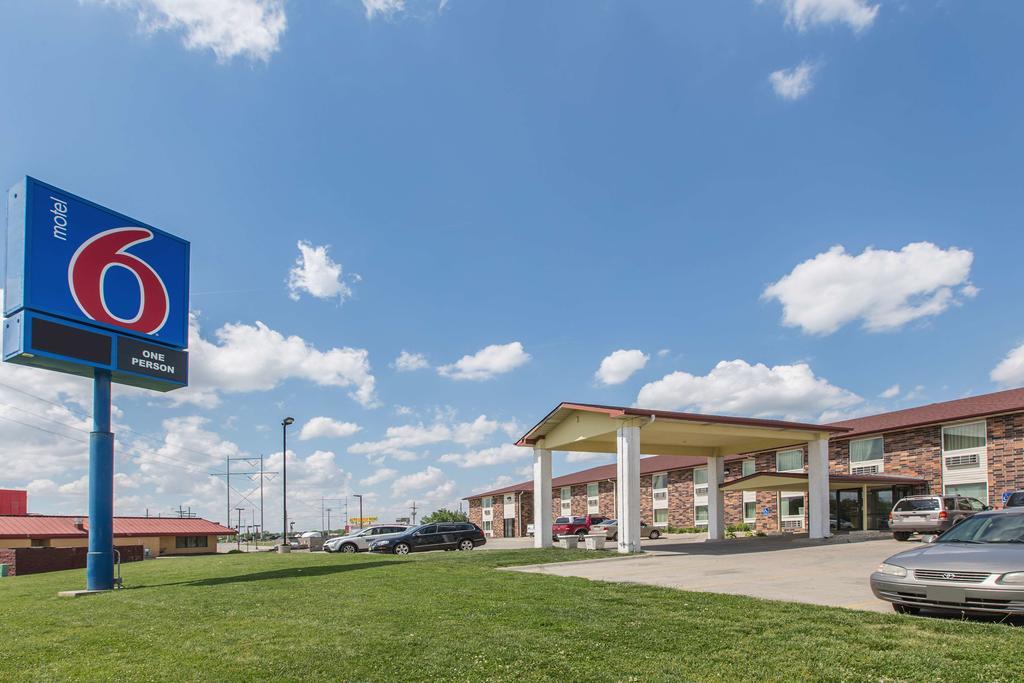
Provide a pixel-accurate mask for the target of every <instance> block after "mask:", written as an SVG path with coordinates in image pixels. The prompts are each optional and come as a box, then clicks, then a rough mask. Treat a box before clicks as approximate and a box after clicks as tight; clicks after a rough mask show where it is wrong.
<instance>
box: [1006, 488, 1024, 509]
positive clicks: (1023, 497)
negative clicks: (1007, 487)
mask: <svg viewBox="0 0 1024 683" xmlns="http://www.w3.org/2000/svg"><path fill="white" fill-rule="evenodd" d="M1003 507H1008V508H1019V507H1024V491H1014V492H1013V493H1011V494H1010V497H1009V498H1007V499H1006V505H1004V506H1003Z"/></svg>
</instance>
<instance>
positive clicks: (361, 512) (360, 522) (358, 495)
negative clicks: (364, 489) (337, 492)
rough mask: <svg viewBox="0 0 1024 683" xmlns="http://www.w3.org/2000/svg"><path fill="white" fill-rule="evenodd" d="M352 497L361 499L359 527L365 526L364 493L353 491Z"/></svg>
mask: <svg viewBox="0 0 1024 683" xmlns="http://www.w3.org/2000/svg"><path fill="white" fill-rule="evenodd" d="M352 497H353V498H358V499H359V528H360V529H362V528H363V494H361V493H353V494H352Z"/></svg>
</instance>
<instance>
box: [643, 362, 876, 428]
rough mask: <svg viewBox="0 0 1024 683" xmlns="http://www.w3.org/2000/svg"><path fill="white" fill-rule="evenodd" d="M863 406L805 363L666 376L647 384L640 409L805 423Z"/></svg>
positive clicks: (722, 366) (723, 365)
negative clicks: (833, 412)
mask: <svg viewBox="0 0 1024 683" xmlns="http://www.w3.org/2000/svg"><path fill="white" fill-rule="evenodd" d="M861 401H862V399H861V398H860V397H859V396H857V395H856V394H854V393H852V392H850V391H847V390H846V389H842V388H840V387H837V386H834V385H832V384H829V382H828V381H827V380H825V379H824V378H821V377H816V376H815V375H814V372H813V371H812V370H811V368H810V366H809V365H807V364H806V363H796V364H794V365H776V366H774V367H768V366H766V365H763V364H761V363H758V364H756V365H751V364H749V363H747V362H746V361H744V360H732V361H721V362H719V363H718V365H716V366H715V367H714V368H713V369H712V370H711V372H709V373H708V374H707V375H703V376H694V375H691V374H689V373H687V372H673V373H671V374H669V375H665V376H664V377H663V378H661V379H660V380H657V381H656V382H651V383H650V384H646V385H644V387H643V388H642V389H641V390H640V394H639V395H638V396H637V400H636V404H637V405H638V406H642V407H644V408H661V409H665V410H696V411H697V412H702V413H712V414H726V415H742V416H749V417H763V418H769V417H774V418H783V419H788V420H806V419H817V418H819V417H820V416H821V415H822V414H823V413H825V412H826V411H835V410H839V409H843V408H848V407H850V406H854V405H857V404H859V403H860V402H861Z"/></svg>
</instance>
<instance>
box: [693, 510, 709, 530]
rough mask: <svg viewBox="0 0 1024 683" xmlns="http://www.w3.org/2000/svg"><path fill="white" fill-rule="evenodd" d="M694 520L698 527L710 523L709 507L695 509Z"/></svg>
mask: <svg viewBox="0 0 1024 683" xmlns="http://www.w3.org/2000/svg"><path fill="white" fill-rule="evenodd" d="M693 513H694V514H693V518H694V520H695V521H696V523H697V526H704V525H706V524H707V523H708V506H707V505H697V506H695V507H694V508H693Z"/></svg>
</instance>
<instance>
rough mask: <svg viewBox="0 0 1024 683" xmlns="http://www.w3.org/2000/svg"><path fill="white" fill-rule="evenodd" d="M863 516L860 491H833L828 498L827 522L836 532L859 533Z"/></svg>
mask: <svg viewBox="0 0 1024 683" xmlns="http://www.w3.org/2000/svg"><path fill="white" fill-rule="evenodd" d="M863 514H864V508H863V496H862V492H861V490H860V489H842V490H839V491H833V492H832V495H831V496H829V517H830V520H829V521H830V523H831V525H832V528H834V529H835V530H836V531H861V530H862V529H863V528H864V517H863Z"/></svg>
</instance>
